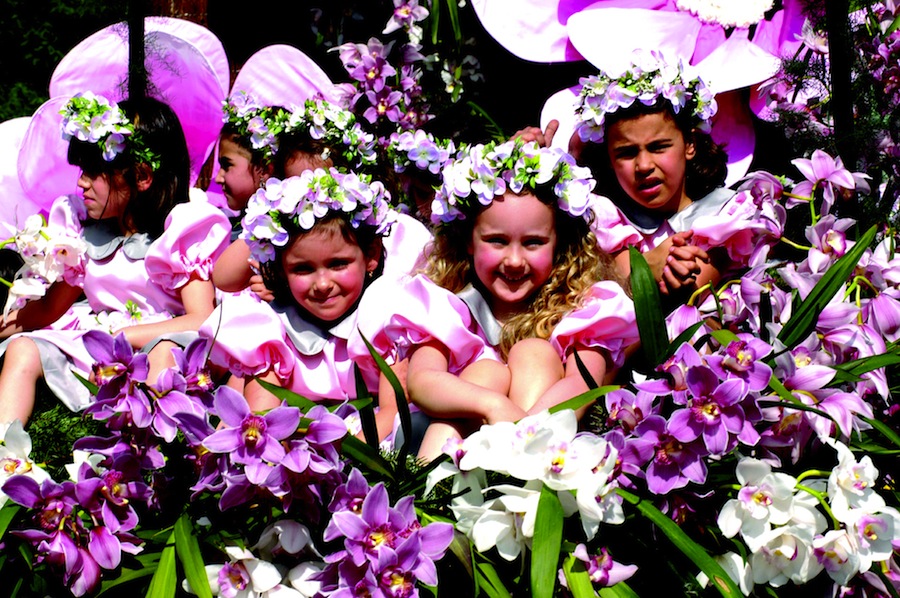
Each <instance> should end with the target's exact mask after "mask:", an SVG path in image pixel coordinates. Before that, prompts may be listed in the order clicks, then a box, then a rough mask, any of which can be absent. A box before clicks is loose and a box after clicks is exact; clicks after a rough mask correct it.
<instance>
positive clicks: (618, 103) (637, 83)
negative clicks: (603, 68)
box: [575, 52, 717, 143]
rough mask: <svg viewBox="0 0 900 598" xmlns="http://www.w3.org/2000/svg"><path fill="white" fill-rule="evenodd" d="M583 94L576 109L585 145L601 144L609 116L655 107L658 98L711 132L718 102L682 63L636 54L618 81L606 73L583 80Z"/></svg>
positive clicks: (580, 95)
mask: <svg viewBox="0 0 900 598" xmlns="http://www.w3.org/2000/svg"><path fill="white" fill-rule="evenodd" d="M579 83H580V84H581V93H580V94H579V95H578V103H577V105H576V107H575V116H576V125H575V127H576V131H578V135H579V137H581V140H582V141H591V142H594V143H601V142H602V141H603V133H604V131H603V129H604V124H605V122H606V115H607V114H610V113H612V112H616V111H617V110H620V109H623V108H629V107H630V106H631V105H632V104H634V103H635V102H640V103H641V104H644V105H645V106H652V105H653V104H655V103H656V101H657V99H658V98H659V97H663V98H665V99H666V100H668V101H669V102H671V104H672V109H673V110H674V111H675V114H678V113H679V112H681V111H682V110H687V111H688V112H689V113H690V114H691V115H692V116H693V117H695V118H696V119H697V120H698V121H699V123H698V125H697V128H699V129H700V130H704V131H708V130H709V119H711V118H712V117H713V115H714V114H715V113H716V108H717V106H716V100H715V97H714V94H713V92H712V91H710V89H709V87H707V86H706V84H705V83H704V82H703V81H702V80H701V79H700V78H699V77H695V78H691V79H689V78H688V77H687V73H686V72H685V69H684V65H683V64H682V62H681V61H679V62H678V64H677V65H671V64H668V63H666V61H665V60H663V58H662V56H661V55H660V54H659V53H658V52H650V53H641V52H636V53H635V59H634V62H633V63H632V65H631V66H630V67H629V68H628V70H626V71H625V73H624V74H623V75H622V76H620V77H617V78H613V77H610V76H609V75H607V74H605V73H600V74H599V75H592V76H590V77H582V78H581V79H580V80H579Z"/></svg>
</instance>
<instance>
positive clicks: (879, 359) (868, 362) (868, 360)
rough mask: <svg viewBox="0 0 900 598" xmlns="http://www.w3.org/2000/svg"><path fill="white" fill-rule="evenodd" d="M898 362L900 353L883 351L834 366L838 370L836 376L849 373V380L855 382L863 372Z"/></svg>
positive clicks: (899, 361)
mask: <svg viewBox="0 0 900 598" xmlns="http://www.w3.org/2000/svg"><path fill="white" fill-rule="evenodd" d="M894 350H895V351H896V350H897V348H896V347H895V348H894ZM898 363H900V355H898V354H897V353H881V354H879V355H872V356H870V357H861V358H860V359H854V360H853V361H848V362H846V363H841V364H839V365H835V366H832V367H833V368H834V369H835V370H837V372H838V374H837V376H835V378H837V377H839V376H840V375H841V374H847V376H848V377H849V381H851V382H855V381H857V380H859V377H860V376H861V375H862V374H865V373H867V372H871V371H873V370H877V369H880V368H883V367H887V366H889V365H897V364H898Z"/></svg>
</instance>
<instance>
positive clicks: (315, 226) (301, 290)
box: [200, 168, 395, 433]
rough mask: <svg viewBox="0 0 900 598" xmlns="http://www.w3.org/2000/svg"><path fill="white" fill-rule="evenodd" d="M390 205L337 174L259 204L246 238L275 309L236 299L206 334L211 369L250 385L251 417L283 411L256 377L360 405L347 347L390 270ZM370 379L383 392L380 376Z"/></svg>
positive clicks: (362, 180) (286, 185) (292, 183)
mask: <svg viewBox="0 0 900 598" xmlns="http://www.w3.org/2000/svg"><path fill="white" fill-rule="evenodd" d="M388 199H389V196H388V194H387V193H386V192H385V190H384V186H383V185H382V184H381V183H379V182H376V181H372V180H371V179H370V178H369V177H367V176H365V175H356V174H354V173H349V172H348V173H344V172H341V171H339V170H337V169H335V168H331V169H329V170H327V171H326V170H323V169H316V170H314V171H305V172H304V173H303V174H301V175H300V176H295V177H289V178H287V179H285V180H283V181H282V180H278V179H270V180H269V181H268V182H267V184H266V188H265V189H261V190H260V191H258V192H257V193H256V194H254V195H253V197H251V199H250V204H249V206H248V208H247V214H246V215H245V217H244V220H243V233H242V235H241V239H242V240H243V241H245V242H246V243H247V245H248V247H249V248H250V252H251V254H252V256H253V258H254V259H256V260H258V261H259V263H260V267H261V270H262V273H263V277H264V280H265V283H266V286H267V287H268V288H270V289H271V290H272V292H273V293H274V295H275V300H274V301H273V302H272V303H271V304H265V303H261V302H258V301H254V300H252V298H251V297H248V296H247V295H237V296H235V297H231V298H228V300H226V301H223V303H222V305H221V306H220V307H219V308H218V310H217V312H216V313H214V314H213V316H212V317H210V318H209V320H208V321H207V322H206V323H205V324H204V325H203V326H202V327H201V329H200V333H201V335H206V336H208V337H210V338H215V343H214V345H213V347H212V350H211V353H210V360H211V361H212V363H214V364H216V365H219V366H222V367H225V368H227V369H228V370H230V371H231V372H232V373H233V374H235V375H237V376H243V377H245V378H246V379H247V380H246V385H245V396H246V397H247V400H248V402H249V404H250V407H251V409H253V410H263V409H268V408H271V407H274V406H276V405H278V404H279V401H278V399H277V398H276V397H275V396H274V395H272V394H271V393H269V392H268V391H266V390H265V389H264V388H263V387H262V386H261V385H260V384H259V383H258V382H257V381H256V380H255V379H252V378H254V377H259V378H261V379H262V380H265V381H268V382H271V383H273V384H276V385H278V386H283V387H285V388H289V389H291V390H293V391H295V392H297V393H299V394H301V395H303V396H305V397H307V398H309V399H312V400H331V401H336V402H339V401H344V400H346V399H348V398H355V397H356V382H355V378H354V373H353V363H352V362H351V361H350V359H349V357H348V354H347V339H348V338H349V336H350V335H351V334H353V333H354V331H355V330H356V327H357V325H358V322H359V321H360V320H361V319H362V317H363V315H361V313H360V312H358V310H357V306H358V304H359V301H360V299H361V297H362V296H363V293H364V292H365V290H366V288H367V287H368V285H369V283H370V282H371V281H372V280H374V279H375V278H377V277H378V276H379V275H380V273H381V269H382V267H383V249H382V237H383V236H384V235H386V234H387V232H388V231H389V230H390V227H391V224H392V222H393V219H394V216H395V213H394V211H393V210H392V209H391V208H390V206H389V205H388ZM362 373H363V375H364V377H365V379H366V383H367V385H368V387H369V389H370V390H372V391H373V392H377V391H378V386H379V379H378V370H377V369H368V370H364V371H363V372H362ZM382 410H383V411H385V413H384V414H382V415H381V417H383V418H384V419H385V421H388V422H392V421H393V412H390V413H388V412H387V411H386V410H385V406H384V405H382ZM382 429H389V426H382ZM385 433H386V432H385Z"/></svg>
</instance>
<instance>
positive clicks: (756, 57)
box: [695, 29, 781, 93]
mask: <svg viewBox="0 0 900 598" xmlns="http://www.w3.org/2000/svg"><path fill="white" fill-rule="evenodd" d="M695 68H696V69H697V72H698V73H700V76H701V78H702V79H703V81H704V82H705V83H706V84H707V85H709V87H710V89H711V90H712V91H714V92H715V93H721V92H723V91H731V90H733V89H740V88H742V87H749V86H750V85H754V84H756V83H759V82H761V81H765V80H766V79H769V78H770V77H772V76H773V75H774V74H775V73H777V72H778V69H780V68H781V61H780V60H778V58H776V57H775V56H773V55H772V54H770V53H768V52H766V51H765V50H763V49H762V48H760V47H759V46H757V45H756V44H754V43H753V42H751V41H750V40H748V39H747V30H746V29H745V30H743V35H742V32H741V31H739V30H736V31H734V33H733V34H732V35H731V37H729V38H728V39H726V40H725V41H724V42H723V43H722V44H720V45H719V46H718V47H717V48H716V49H715V50H713V51H712V52H711V53H710V54H709V55H708V56H707V57H706V58H704V59H703V60H701V61H700V62H699V63H698V64H696V65H695Z"/></svg>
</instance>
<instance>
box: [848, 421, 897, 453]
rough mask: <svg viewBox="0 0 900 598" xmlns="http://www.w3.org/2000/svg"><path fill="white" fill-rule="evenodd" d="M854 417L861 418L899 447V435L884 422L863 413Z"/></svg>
mask: <svg viewBox="0 0 900 598" xmlns="http://www.w3.org/2000/svg"><path fill="white" fill-rule="evenodd" d="M856 417H858V418H859V419H861V420H863V421H864V422H866V423H867V424H869V425H870V426H872V427H873V428H875V429H876V430H878V431H879V432H881V433H882V434H883V435H884V437H885V438H887V439H888V440H890V441H891V442H893V443H894V444H895V445H897V446H898V447H900V436H898V435H897V433H896V432H894V431H893V430H892V429H891V428H890V427H889V426H888V425H887V424H885V423H884V422H880V421H878V420H877V419H872V418H870V417H866V416H864V415H860V414H858V413H857V414H856Z"/></svg>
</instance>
